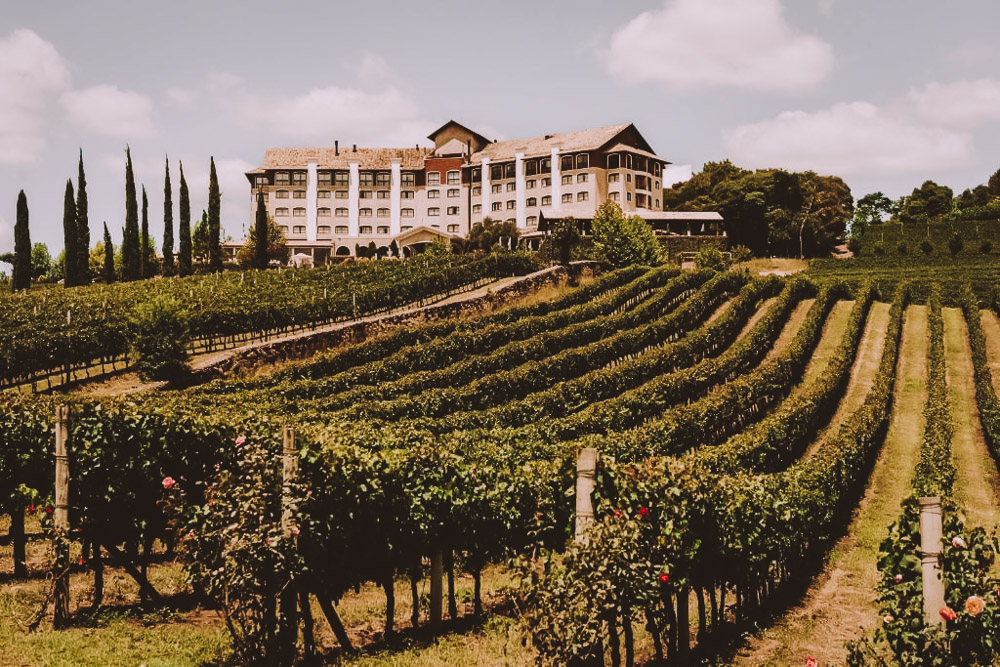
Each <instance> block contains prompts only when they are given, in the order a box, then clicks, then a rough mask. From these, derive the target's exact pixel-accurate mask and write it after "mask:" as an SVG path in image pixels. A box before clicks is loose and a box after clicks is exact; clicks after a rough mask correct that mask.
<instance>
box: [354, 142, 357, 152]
mask: <svg viewBox="0 0 1000 667" xmlns="http://www.w3.org/2000/svg"><path fill="white" fill-rule="evenodd" d="M354 152H355V153H357V152H358V145H357V144H354Z"/></svg>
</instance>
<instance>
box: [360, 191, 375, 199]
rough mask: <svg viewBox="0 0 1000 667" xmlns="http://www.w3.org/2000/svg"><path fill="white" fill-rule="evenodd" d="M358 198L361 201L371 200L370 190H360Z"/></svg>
mask: <svg viewBox="0 0 1000 667" xmlns="http://www.w3.org/2000/svg"><path fill="white" fill-rule="evenodd" d="M358 196H359V197H361V199H371V198H372V191H371V190H362V191H361V192H360V193H358Z"/></svg>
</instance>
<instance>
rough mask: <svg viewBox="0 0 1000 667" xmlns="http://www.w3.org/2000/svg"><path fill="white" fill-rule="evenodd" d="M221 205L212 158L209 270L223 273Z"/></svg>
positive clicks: (209, 192) (210, 172)
mask: <svg viewBox="0 0 1000 667" xmlns="http://www.w3.org/2000/svg"><path fill="white" fill-rule="evenodd" d="M221 204H222V195H221V194H220V193H219V177H218V176H217V175H216V173H215V158H214V157H212V166H211V169H210V170H209V172H208V268H209V270H211V271H217V272H218V271H222V238H221V235H222V229H221V223H220V220H219V216H220V214H221V212H220V210H219V209H220V208H221ZM265 238H266V237H265Z"/></svg>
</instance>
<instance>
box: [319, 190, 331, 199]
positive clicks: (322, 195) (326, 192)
mask: <svg viewBox="0 0 1000 667" xmlns="http://www.w3.org/2000/svg"><path fill="white" fill-rule="evenodd" d="M316 196H317V197H318V198H319V199H329V198H330V191H329V190H320V191H319V192H317V193H316Z"/></svg>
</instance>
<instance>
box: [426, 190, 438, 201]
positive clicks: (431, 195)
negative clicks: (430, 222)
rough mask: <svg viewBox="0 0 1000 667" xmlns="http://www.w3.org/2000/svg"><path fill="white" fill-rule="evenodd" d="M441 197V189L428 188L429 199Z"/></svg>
mask: <svg viewBox="0 0 1000 667" xmlns="http://www.w3.org/2000/svg"><path fill="white" fill-rule="evenodd" d="M440 197H441V191H440V190H428V191H427V198H428V199H439V198H440Z"/></svg>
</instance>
